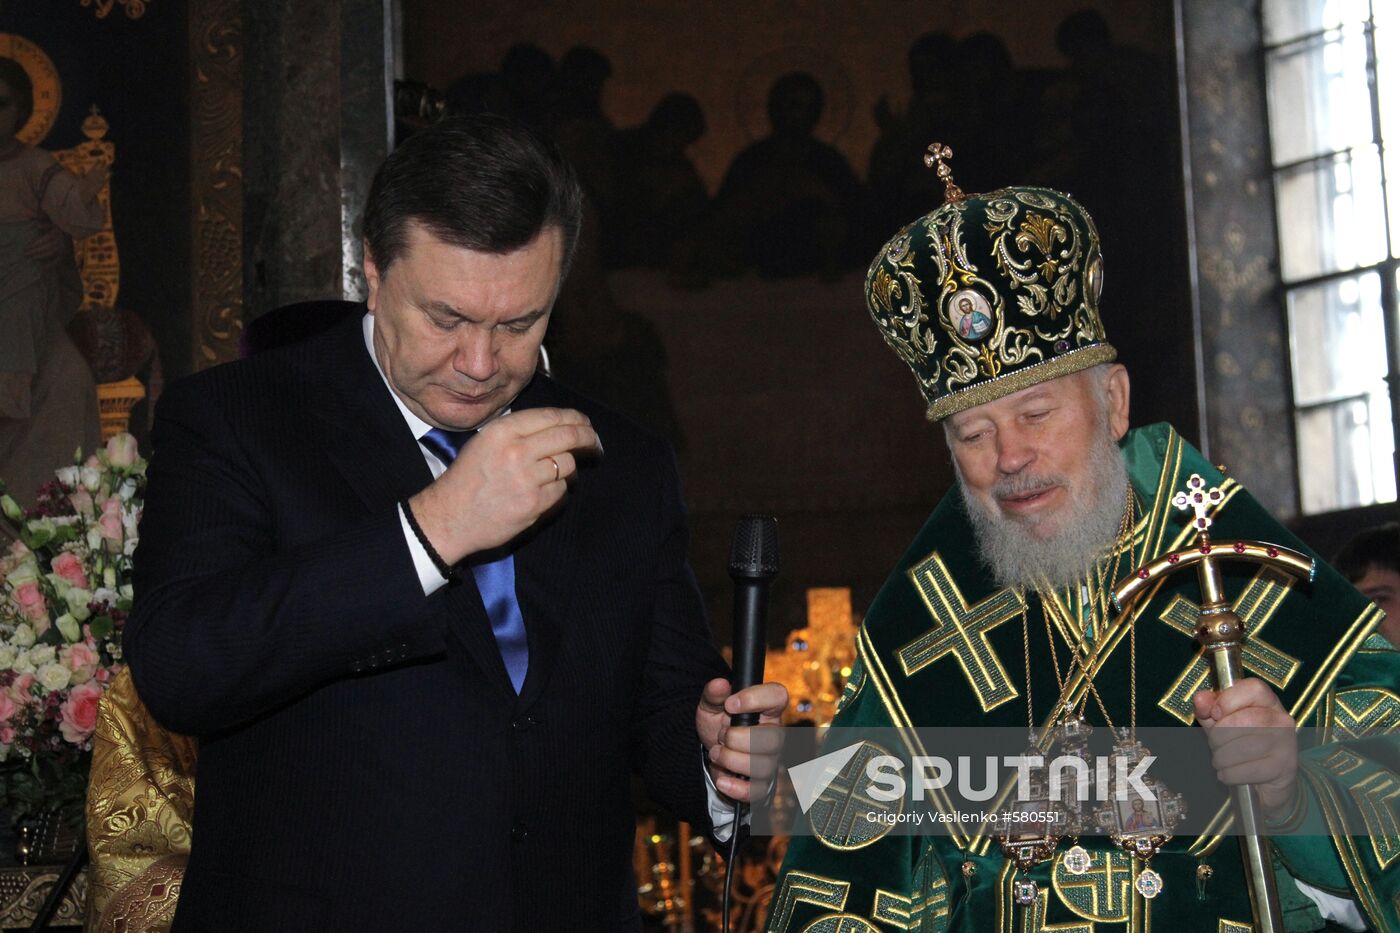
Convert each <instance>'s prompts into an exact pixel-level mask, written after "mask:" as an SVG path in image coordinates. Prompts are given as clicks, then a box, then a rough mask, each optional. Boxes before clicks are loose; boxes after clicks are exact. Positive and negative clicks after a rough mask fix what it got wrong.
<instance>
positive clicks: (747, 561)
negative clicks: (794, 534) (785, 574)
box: [729, 515, 778, 580]
mask: <svg viewBox="0 0 1400 933" xmlns="http://www.w3.org/2000/svg"><path fill="white" fill-rule="evenodd" d="M729 575H730V576H731V577H734V578H735V579H740V578H742V579H748V580H767V579H772V578H773V577H775V576H777V575H778V519H777V518H776V517H774V516H772V515H745V516H743V517H742V518H740V519H739V524H737V525H735V526H734V543H733V545H732V546H731V547H730V548H729Z"/></svg>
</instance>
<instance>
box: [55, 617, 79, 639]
mask: <svg viewBox="0 0 1400 933" xmlns="http://www.w3.org/2000/svg"><path fill="white" fill-rule="evenodd" d="M53 624H54V625H55V626H56V627H57V628H58V630H59V631H60V632H61V633H62V634H63V640H64V641H66V642H68V643H69V644H72V643H73V642H76V641H79V640H81V639H82V637H83V630H82V628H80V627H79V626H78V620H77V619H75V618H74V617H73V616H71V615H69V614H68V613H66V612H65V613H64V614H63V615H61V616H59V617H58V618H57V619H54V620H53Z"/></svg>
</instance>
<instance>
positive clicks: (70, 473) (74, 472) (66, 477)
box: [54, 466, 79, 489]
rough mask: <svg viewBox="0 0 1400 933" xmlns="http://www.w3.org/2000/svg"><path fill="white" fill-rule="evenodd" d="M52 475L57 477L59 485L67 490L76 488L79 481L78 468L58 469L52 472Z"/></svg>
mask: <svg viewBox="0 0 1400 933" xmlns="http://www.w3.org/2000/svg"><path fill="white" fill-rule="evenodd" d="M54 475H55V476H57V477H58V481H59V482H60V483H62V484H63V485H65V486H67V487H68V488H69V489H76V488H77V486H78V481H79V480H78V468H77V467H76V466H66V467H60V468H59V469H58V470H56V471H54Z"/></svg>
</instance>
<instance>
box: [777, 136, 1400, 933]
mask: <svg viewBox="0 0 1400 933" xmlns="http://www.w3.org/2000/svg"><path fill="white" fill-rule="evenodd" d="M931 153H932V155H931V157H930V160H929V161H930V164H931V165H932V163H934V162H937V163H938V167H939V174H940V176H941V177H943V178H944V181H945V183H946V184H947V187H948V192H947V196H946V199H945V202H944V204H943V205H942V206H941V207H939V208H938V209H937V210H934V211H933V212H932V213H930V214H928V215H926V216H924V217H922V218H920V219H919V220H917V221H915V222H914V223H912V224H910V225H908V226H907V227H905V228H903V229H902V230H900V231H899V232H898V233H897V234H896V235H895V236H894V237H893V238H892V239H891V240H890V241H889V242H888V243H887V244H886V245H885V247H884V248H883V249H881V250H880V252H879V254H878V255H877V256H876V257H875V260H874V262H873V263H872V264H871V266H870V269H869V272H868V275H867V278H866V301H867V305H868V308H869V311H870V314H871V316H872V317H873V318H874V321H875V323H876V325H877V326H878V327H879V329H880V332H881V335H882V336H883V337H884V339H885V341H886V342H887V343H888V344H889V345H890V347H891V348H892V349H893V350H894V351H895V352H896V353H897V354H898V355H899V356H900V358H901V359H902V360H904V362H905V363H907V364H908V365H909V367H910V368H911V369H912V370H913V373H914V375H915V377H916V379H917V381H918V384H919V388H920V390H921V391H922V394H923V397H924V400H925V402H926V403H927V406H928V408H927V417H928V419H929V420H930V421H935V422H938V423H940V424H941V425H942V428H943V431H944V433H945V435H946V439H947V443H948V447H949V450H950V451H951V454H952V460H953V463H954V466H955V469H956V474H957V485H956V487H955V488H953V489H952V490H951V491H949V492H948V494H947V495H946V496H945V498H944V499H943V501H942V502H941V503H940V504H939V506H938V507H937V509H936V510H935V511H934V512H933V514H932V515H931V516H930V517H929V519H928V521H927V522H926V523H925V525H924V526H923V528H922V530H921V531H920V532H919V534H918V537H917V538H916V539H915V540H914V542H913V543H912V544H911V545H910V547H909V548H908V550H907V551H906V552H905V554H904V556H903V557H902V558H901V559H900V561H899V564H898V566H897V567H896V568H895V570H894V572H893V573H892V574H891V575H890V577H889V579H888V581H887V582H886V583H885V585H884V587H883V588H882V589H881V591H880V592H879V594H878V595H877V596H876V598H875V600H874V602H873V603H872V605H871V606H870V609H869V612H868V613H867V615H866V617H865V620H864V623H863V624H862V626H861V628H860V631H859V635H858V651H859V658H858V661H857V663H856V665H855V667H854V670H853V671H852V674H851V678H850V681H849V682H848V684H847V686H846V691H845V694H844V696H843V698H842V701H841V706H840V709H839V712H838V714H837V716H836V720H835V722H834V723H833V726H834V727H853V728H872V729H881V728H884V729H892V730H901V731H904V732H908V731H912V730H917V729H920V728H924V727H942V726H951V725H958V726H968V725H972V726H977V727H979V728H980V727H988V728H991V727H1007V728H1021V729H1024V728H1025V727H1026V725H1027V724H1028V723H1030V724H1032V725H1033V726H1036V727H1039V728H1040V729H1042V730H1044V731H1043V732H1042V733H1041V734H1051V733H1054V732H1055V730H1061V731H1062V732H1063V731H1064V730H1066V729H1067V728H1069V727H1073V726H1074V725H1075V724H1076V723H1079V724H1085V723H1092V724H1093V725H1094V726H1104V725H1108V726H1110V727H1111V726H1113V725H1114V724H1117V725H1118V726H1122V725H1124V724H1126V723H1128V722H1129V721H1130V717H1131V723H1132V726H1133V728H1134V729H1136V728H1137V727H1138V726H1143V727H1170V728H1171V730H1172V731H1171V734H1172V735H1174V736H1175V735H1182V733H1179V732H1177V731H1176V730H1180V729H1186V728H1193V729H1197V730H1201V731H1202V732H1203V733H1204V734H1203V735H1197V736H1196V737H1195V738H1196V739H1200V740H1202V741H1201V747H1202V748H1204V749H1205V750H1206V752H1205V753H1206V754H1207V755H1208V756H1209V764H1210V766H1211V767H1213V769H1214V772H1215V777H1214V778H1213V780H1218V781H1219V782H1220V783H1221V784H1223V785H1227V786H1231V785H1245V784H1248V785H1252V787H1253V791H1252V793H1254V795H1255V799H1256V800H1257V810H1258V811H1259V813H1258V815H1259V818H1260V819H1261V820H1262V821H1263V824H1264V825H1265V826H1266V827H1268V828H1269V829H1270V831H1271V832H1270V834H1269V838H1268V843H1267V846H1266V848H1265V853H1266V854H1265V856H1263V859H1265V860H1269V861H1271V862H1272V864H1271V865H1267V866H1265V869H1264V870H1268V869H1271V870H1272V874H1273V877H1274V879H1275V881H1276V884H1277V889H1278V906H1279V908H1280V913H1281V918H1282V921H1283V928H1284V929H1287V930H1324V929H1325V930H1364V929H1372V930H1400V919H1398V918H1397V904H1400V872H1397V871H1395V870H1393V869H1394V868H1395V867H1396V862H1397V859H1400V836H1397V832H1400V819H1397V800H1400V776H1397V771H1400V761H1397V760H1396V758H1397V756H1395V755H1394V753H1393V748H1394V741H1393V738H1392V737H1391V736H1389V735H1388V734H1389V733H1392V732H1394V731H1395V730H1396V729H1397V727H1400V697H1397V683H1400V653H1397V652H1396V651H1395V650H1393V649H1392V648H1391V647H1390V645H1389V644H1388V643H1387V642H1385V641H1384V639H1382V638H1381V637H1380V636H1379V635H1377V634H1375V632H1376V629H1377V626H1378V624H1379V622H1380V621H1381V619H1382V618H1383V616H1384V614H1383V613H1382V612H1381V611H1380V609H1378V608H1377V607H1376V606H1375V605H1374V604H1372V603H1370V602H1368V601H1367V600H1366V598H1365V597H1363V596H1361V595H1360V594H1359V593H1358V592H1356V591H1355V590H1354V589H1353V588H1352V587H1351V586H1350V585H1349V584H1347V582H1346V581H1345V580H1343V579H1342V578H1341V577H1340V576H1339V575H1338V574H1337V573H1335V572H1334V571H1333V570H1331V568H1329V567H1327V566H1326V565H1324V564H1321V563H1320V562H1319V563H1318V564H1317V565H1316V571H1315V575H1314V577H1313V579H1312V580H1311V581H1308V580H1306V579H1303V580H1296V579H1294V578H1293V577H1291V576H1288V575H1286V574H1283V573H1280V572H1278V571H1276V570H1274V569H1272V568H1270V567H1267V566H1262V567H1261V566H1259V565H1256V564H1249V563H1244V562H1238V561H1237V562H1234V563H1228V564H1224V565H1223V569H1222V574H1223V577H1224V582H1225V587H1226V592H1227V593H1228V594H1230V597H1231V598H1232V599H1233V606H1232V608H1233V610H1234V611H1235V612H1236V613H1238V615H1239V617H1240V618H1241V620H1242V621H1243V626H1244V628H1245V629H1246V630H1247V632H1248V636H1249V641H1248V642H1247V643H1246V650H1245V652H1244V654H1243V663H1244V670H1243V675H1244V676H1243V678H1242V679H1239V680H1237V681H1236V682H1235V683H1234V685H1233V686H1230V687H1228V689H1224V690H1217V689H1215V686H1216V683H1215V680H1214V679H1213V675H1212V672H1211V667H1210V664H1209V663H1208V662H1207V660H1206V659H1205V658H1204V649H1202V648H1200V647H1198V646H1197V645H1196V644H1194V643H1193V641H1192V638H1193V636H1194V628H1193V625H1194V620H1195V618H1196V616H1197V615H1198V614H1199V609H1200V605H1201V603H1202V596H1201V591H1200V588H1199V587H1198V586H1197V585H1196V582H1195V579H1194V577H1193V575H1191V574H1176V575H1174V576H1170V577H1167V578H1165V579H1164V580H1163V581H1162V583H1161V585H1160V586H1158V587H1156V589H1155V590H1153V591H1150V593H1149V595H1148V596H1147V597H1145V598H1144V599H1143V600H1141V601H1139V602H1138V603H1137V604H1136V605H1135V606H1134V607H1133V608H1132V610H1131V611H1128V610H1126V609H1124V610H1120V609H1118V608H1117V607H1116V606H1115V604H1114V601H1113V598H1112V597H1113V589H1114V584H1115V582H1116V581H1119V580H1120V579H1123V578H1124V577H1125V576H1129V575H1132V574H1134V572H1135V568H1140V567H1143V566H1144V565H1146V564H1148V563H1149V562H1151V561H1154V560H1156V559H1157V558H1164V559H1167V555H1171V554H1174V553H1175V552H1179V551H1182V550H1183V549H1187V548H1192V547H1201V546H1204V547H1208V546H1209V545H1208V541H1206V542H1205V543H1204V544H1202V542H1203V541H1204V540H1205V539H1202V538H1201V537H1200V535H1201V530H1200V529H1201V527H1202V526H1203V525H1206V524H1209V526H1210V535H1211V536H1212V537H1215V538H1216V539H1217V540H1231V541H1234V540H1240V541H1244V540H1249V541H1265V542H1272V543H1274V544H1275V545H1279V546H1282V547H1285V548H1292V549H1295V550H1298V551H1301V552H1303V553H1304V554H1308V555H1310V554H1311V552H1309V551H1308V550H1307V548H1306V546H1305V545H1304V544H1303V543H1302V542H1301V541H1299V540H1298V539H1297V538H1296V537H1295V536H1294V535H1292V534H1291V533H1290V532H1289V531H1288V530H1287V529H1285V528H1284V527H1283V526H1282V525H1280V524H1279V523H1278V522H1277V521H1275V520H1274V519H1273V518H1271V517H1270V516H1269V515H1268V514H1267V513H1266V512H1265V510H1264V509H1263V508H1262V507H1261V506H1260V505H1259V504H1258V502H1256V501H1255V500H1254V498H1253V497H1252V496H1251V495H1250V494H1249V493H1248V492H1247V491H1246V490H1245V489H1244V487H1243V486H1242V485H1241V484H1240V482H1239V481H1238V480H1237V479H1236V478H1233V477H1230V476H1227V475H1226V474H1225V473H1224V472H1222V470H1221V469H1219V468H1217V467H1216V466H1214V465H1212V464H1211V463H1210V462H1209V461H1207V460H1206V459H1205V458H1204V457H1203V456H1202V455H1201V453H1199V452H1198V451H1197V450H1195V449H1194V448H1193V447H1192V446H1191V445H1190V444H1188V443H1187V442H1186V441H1184V440H1183V439H1182V437H1181V436H1180V435H1179V434H1177V433H1176V431H1174V430H1173V429H1172V428H1171V426H1169V425H1167V424H1155V425H1150V426H1146V427H1141V428H1137V429H1136V430H1129V427H1128V424H1129V377H1128V372H1127V370H1126V369H1125V368H1124V367H1123V366H1122V365H1121V364H1119V363H1117V362H1116V357H1117V354H1116V351H1115V350H1114V348H1113V346H1112V345H1111V344H1110V343H1109V341H1108V338H1107V335H1106V334H1105V330H1104V323H1103V321H1104V316H1103V315H1102V314H1101V311H1100V297H1101V293H1102V291H1103V285H1104V257H1103V252H1102V251H1101V248H1100V242H1099V237H1098V233H1097V231H1096V229H1095V226H1094V223H1093V220H1092V219H1091V218H1090V216H1089V214H1088V213H1087V212H1086V211H1085V210H1084V208H1083V207H1081V206H1080V205H1079V204H1078V203H1077V202H1076V201H1075V200H1073V199H1072V198H1071V197H1069V196H1067V195H1065V194H1062V193H1060V192H1057V191H1052V190H1048V189H1044V188H1032V187H1013V188H1004V189H1001V190H998V191H994V192H991V193H987V194H978V195H965V194H964V193H963V192H962V191H960V190H959V189H958V188H957V187H956V185H954V184H953V183H952V178H951V172H950V169H949V167H948V166H947V165H946V164H944V162H943V161H942V160H943V159H944V158H945V157H946V156H947V155H950V153H948V152H947V150H946V147H931ZM1108 317H1109V319H1110V320H1112V316H1111V315H1108ZM1190 489H1198V490H1200V491H1201V501H1202V505H1201V509H1200V511H1199V512H1198V513H1195V514H1193V513H1192V512H1191V511H1184V510H1182V509H1181V508H1179V507H1173V502H1172V500H1173V498H1174V497H1178V493H1180V492H1181V491H1183V490H1190ZM1207 490H1208V491H1209V492H1208V494H1207V492H1206V491H1207ZM1178 498H1179V497H1178ZM1184 616H1185V618H1184ZM1090 696H1092V700H1090V699H1089V697H1090ZM1134 696H1136V697H1137V699H1136V701H1134V699H1133V697H1134ZM1032 697H1034V698H1035V702H1034V703H1033V702H1032ZM1047 698H1048V699H1047ZM1052 701H1053V702H1052ZM1234 726H1248V727H1258V728H1260V729H1262V730H1264V731H1263V732H1261V733H1260V734H1262V735H1264V736H1266V738H1265V739H1264V740H1262V741H1253V742H1236V741H1230V740H1229V739H1228V738H1222V737H1224V736H1228V735H1230V734H1231V733H1230V731H1229V729H1230V727H1234ZM1304 727H1309V728H1306V729H1305V728H1304ZM1021 734H1024V733H1021ZM1032 734H1033V735H1034V734H1035V733H1034V731H1033V733H1032ZM1304 734H1306V735H1307V736H1319V735H1320V736H1322V738H1321V739H1311V738H1310V739H1303V738H1302V736H1303V735H1304ZM1186 737H1188V738H1190V736H1186ZM1222 793H1224V789H1223V788H1222ZM1142 811H1143V808H1142V807H1141V806H1138V807H1135V808H1132V809H1129V808H1126V807H1125V808H1124V812H1125V814H1126V815H1125V816H1124V819H1125V820H1127V821H1128V822H1127V823H1125V824H1124V825H1125V826H1127V827H1128V830H1132V829H1135V828H1137V827H1138V826H1139V825H1140V824H1141V823H1142V822H1143V820H1144V813H1143V812H1142ZM807 823H808V824H809V825H808V826H807V827H806V828H805V829H803V830H802V831H800V832H795V833H794V835H793V838H792V839H791V842H790V847H789V849H788V852H787V857H786V860H785V862H784V864H783V868H782V872H781V874H780V877H779V879H778V882H777V885H776V887H775V889H774V892H773V897H772V902H771V908H770V914H769V919H768V929H769V930H770V931H774V933H786V931H811V933H838V931H839V933H861V931H874V930H881V931H884V930H919V931H938V933H943V931H955V933H973V931H993V930H994V931H998V933H1034V931H1041V930H1046V931H1052V930H1053V931H1068V933H1103V931H1113V930H1123V931H1125V933H1126V931H1148V930H1158V931H1173V933H1247V931H1251V930H1258V929H1259V926H1258V924H1257V922H1256V917H1255V912H1254V908H1253V907H1252V902H1251V899H1250V896H1249V886H1248V884H1247V883H1246V875H1247V868H1246V863H1245V860H1244V859H1242V857H1241V850H1240V846H1239V845H1238V844H1237V841H1236V839H1235V838H1234V837H1232V836H1230V835H1228V834H1227V833H1226V832H1224V831H1223V830H1222V831H1221V832H1216V833H1207V832H1202V833H1199V834H1189V835H1188V834H1178V835H1175V836H1174V837H1172V838H1170V839H1169V841H1167V842H1165V843H1164V844H1161V845H1160V846H1157V847H1154V848H1153V849H1152V851H1150V852H1146V853H1143V852H1139V853H1138V855H1142V854H1146V855H1148V856H1150V864H1148V861H1147V860H1146V859H1144V858H1139V857H1137V855H1135V854H1134V853H1132V852H1130V851H1127V850H1126V849H1125V848H1123V847H1122V846H1121V845H1117V844H1115V843H1114V842H1113V841H1112V840H1110V839H1108V838H1104V837H1102V836H1090V835H1087V834H1086V835H1084V836H1082V837H1080V838H1078V839H1077V840H1071V839H1064V840H1060V841H1058V842H1055V841H1053V840H1052V845H1051V846H1049V847H1047V849H1046V850H1045V851H1044V852H1042V853H1041V854H1040V856H1039V857H1037V858H1036V859H1033V860H1028V862H1027V864H1026V865H1021V864H1019V863H1017V862H1016V861H1014V860H1013V859H1011V858H1008V857H1007V855H1006V854H1005V851H1006V850H1005V848H1004V846H1003V845H1001V844H999V842H998V839H997V837H996V831H995V830H989V829H986V828H981V827H978V826H975V825H969V826H954V827H952V828H951V829H948V830H947V831H941V832H928V831H917V832H915V833H913V834H910V833H901V832H892V831H891V826H890V825H889V824H888V823H878V822H869V821H860V822H859V824H852V823H841V824H839V825H838V824H832V823H821V822H819V821H817V820H813V819H811V817H810V814H809V816H808V818H807ZM1302 826H1309V827H1313V831H1312V832H1311V833H1309V834H1304V833H1299V832H1290V829H1297V828H1298V827H1302ZM1257 835H1258V836H1260V837H1262V836H1263V835H1264V833H1259V834H1257ZM1070 842H1073V843H1074V844H1073V845H1072V846H1070V845H1069V844H1068V843H1070ZM1032 861H1033V862H1034V864H1031V862H1032ZM1261 864H1262V862H1261Z"/></svg>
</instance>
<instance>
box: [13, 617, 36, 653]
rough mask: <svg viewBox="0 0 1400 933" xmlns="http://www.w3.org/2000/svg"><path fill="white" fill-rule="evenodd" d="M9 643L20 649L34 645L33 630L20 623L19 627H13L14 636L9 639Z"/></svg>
mask: <svg viewBox="0 0 1400 933" xmlns="http://www.w3.org/2000/svg"><path fill="white" fill-rule="evenodd" d="M10 641H12V642H14V643H15V644H16V645H18V646H19V647H21V648H28V647H29V646H30V645H32V644H34V629H32V628H30V627H29V626H28V625H27V624H26V623H24V622H21V623H20V624H19V625H16V626H15V634H14V635H13V636H12V637H11V638H10Z"/></svg>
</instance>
